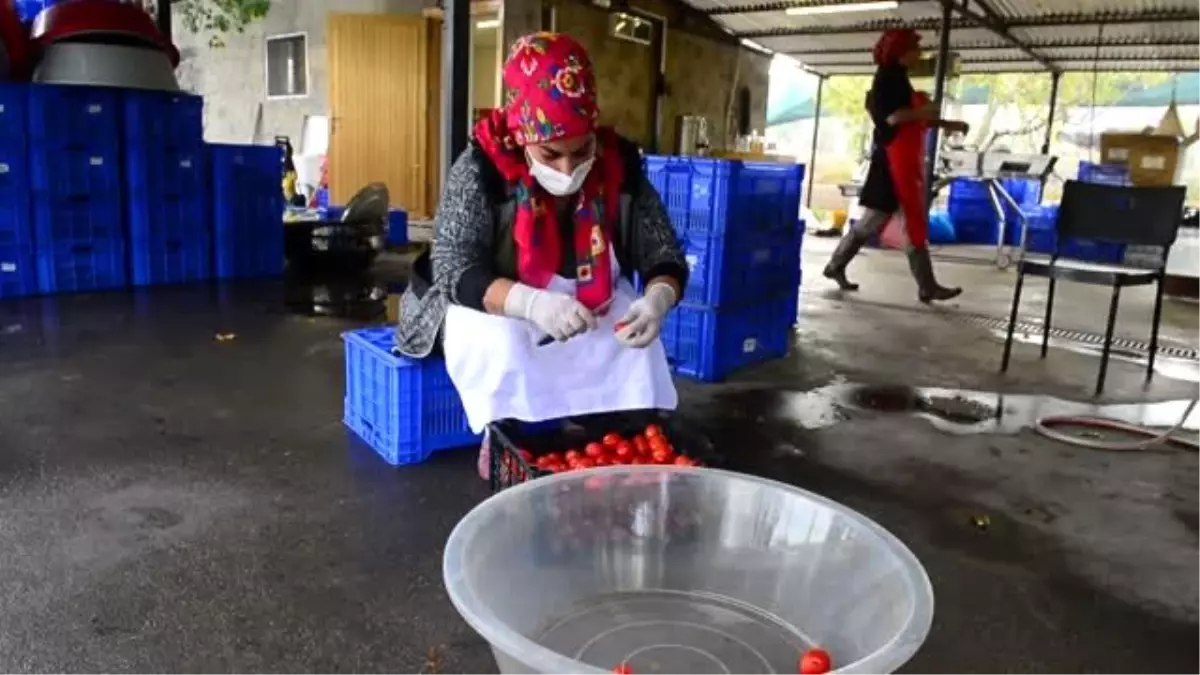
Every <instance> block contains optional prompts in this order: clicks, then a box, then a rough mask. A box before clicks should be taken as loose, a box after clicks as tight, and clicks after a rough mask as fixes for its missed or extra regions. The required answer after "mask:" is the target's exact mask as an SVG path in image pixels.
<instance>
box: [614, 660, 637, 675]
mask: <svg viewBox="0 0 1200 675" xmlns="http://www.w3.org/2000/svg"><path fill="white" fill-rule="evenodd" d="M613 672H614V673H616V674H617V675H633V668H630V667H629V664H628V663H619V664H617V667H616V668H613Z"/></svg>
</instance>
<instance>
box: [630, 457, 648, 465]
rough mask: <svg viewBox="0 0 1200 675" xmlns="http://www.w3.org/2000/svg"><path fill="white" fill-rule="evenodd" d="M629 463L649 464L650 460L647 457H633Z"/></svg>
mask: <svg viewBox="0 0 1200 675" xmlns="http://www.w3.org/2000/svg"><path fill="white" fill-rule="evenodd" d="M629 463H630V464H649V462H647V461H646V458H645V457H634V458H633V459H630V460H629Z"/></svg>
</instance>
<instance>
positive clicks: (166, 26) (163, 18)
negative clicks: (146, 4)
mask: <svg viewBox="0 0 1200 675" xmlns="http://www.w3.org/2000/svg"><path fill="white" fill-rule="evenodd" d="M154 22H155V23H157V24H158V32H159V33H162V36H163V37H164V38H165V39H166V40H167V42H173V40H172V39H171V0H158V2H155V3H154Z"/></svg>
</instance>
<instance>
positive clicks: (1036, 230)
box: [1004, 205, 1058, 253]
mask: <svg viewBox="0 0 1200 675" xmlns="http://www.w3.org/2000/svg"><path fill="white" fill-rule="evenodd" d="M1024 213H1025V227H1026V231H1027V232H1026V235H1025V250H1027V251H1033V252H1035V253H1048V252H1049V251H1043V250H1041V249H1042V248H1044V247H1045V245H1046V242H1047V241H1049V242H1050V247H1051V248H1053V246H1054V243H1053V242H1054V237H1053V236H1051V237H1050V238H1049V240H1047V237H1046V235H1045V234H1044V233H1045V232H1047V231H1049V233H1050V234H1051V235H1053V234H1054V231H1055V227H1056V224H1057V220H1058V206H1057V205H1050V206H1034V207H1030V208H1027V209H1025V210H1024ZM1035 235H1037V242H1038V243H1037V247H1035V246H1034V237H1035ZM1004 243H1005V244H1007V245H1009V246H1017V245H1019V244H1020V243H1021V228H1020V222H1019V221H1018V220H1016V219H1013V220H1012V221H1010V222H1009V223H1008V227H1007V228H1006V229H1005V231H1004Z"/></svg>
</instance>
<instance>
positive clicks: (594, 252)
mask: <svg viewBox="0 0 1200 675" xmlns="http://www.w3.org/2000/svg"><path fill="white" fill-rule="evenodd" d="M504 84H505V86H506V87H507V89H508V93H507V98H506V102H505V104H504V107H503V108H500V109H499V110H494V111H492V112H491V114H490V115H488V116H486V117H484V118H483V119H481V120H480V121H479V122H478V123H476V125H475V129H474V136H475V141H476V143H478V145H479V147H480V148H482V149H483V151H484V152H485V153H486V154H487V156H488V157H489V158H490V159H491V160H492V163H493V164H495V166H496V168H497V169H498V170H499V171H500V174H501V175H502V176H504V178H505V180H507V181H508V182H509V183H510V184H512V185H513V186H514V187H515V192H516V196H517V203H518V206H517V213H516V219H515V221H514V223H513V240H514V241H515V242H516V244H517V271H518V276H519V277H520V281H521V282H522V283H526V284H529V285H531V286H535V287H537V288H545V287H546V286H547V285H548V284H549V283H550V280H551V279H552V278H553V277H554V275H555V274H557V273H558V271H559V268H560V266H561V264H562V242H561V240H560V238H559V232H560V229H559V226H558V216H557V213H556V211H557V209H556V208H555V206H554V203H553V200H552V198H551V197H550V196H549V195H548V194H547V193H546V192H545V190H543V189H542V187H541V186H540V185H539V184H538V183H537V181H536V180H534V179H533V177H532V176H531V175H530V172H529V163H528V160H527V159H526V156H525V151H524V146H526V145H538V144H542V143H548V142H551V141H557V140H561V139H567V138H576V137H579V136H585V135H587V134H592V133H594V134H595V135H596V161H595V164H594V165H593V166H592V169H591V171H590V172H589V174H588V177H587V179H586V180H585V181H584V183H583V188H582V189H580V191H579V192H578V194H576V195H568V196H567V197H565V199H574V200H576V202H575V206H574V211H573V215H574V220H575V227H574V243H575V261H576V271H575V272H576V273H575V281H576V296H577V297H578V299H579V301H580V302H581V303H583V304H584V305H585V306H587V307H588V308H590V309H592V310H593V311H596V312H603V311H604V310H606V309H607V308H608V304H609V301H610V300H611V299H612V289H613V282H614V279H613V266H612V259H611V257H610V256H611V254H610V252H609V242H610V241H611V240H612V232H613V229H614V224H615V221H616V218H617V217H618V216H619V211H620V208H619V203H620V202H619V199H620V187H621V181H622V178H623V171H622V163H621V159H620V153H619V152H618V150H617V135H616V133H615V132H614V131H613V130H612V129H611V128H607V127H597V125H596V119H597V117H598V116H599V109H598V108H597V106H596V76H595V73H594V72H593V71H592V62H591V59H590V58H589V57H588V54H587V51H585V50H584V48H583V46H581V45H580V44H579V43H578V42H576V41H575V40H574V39H572V38H571V37H569V36H567V35H563V34H560V33H534V34H532V35H527V36H525V37H523V38H521V39H519V40H517V42H516V43H515V44H514V45H513V48H512V52H511V53H510V54H509V57H508V60H507V61H506V62H505V64H504Z"/></svg>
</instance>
